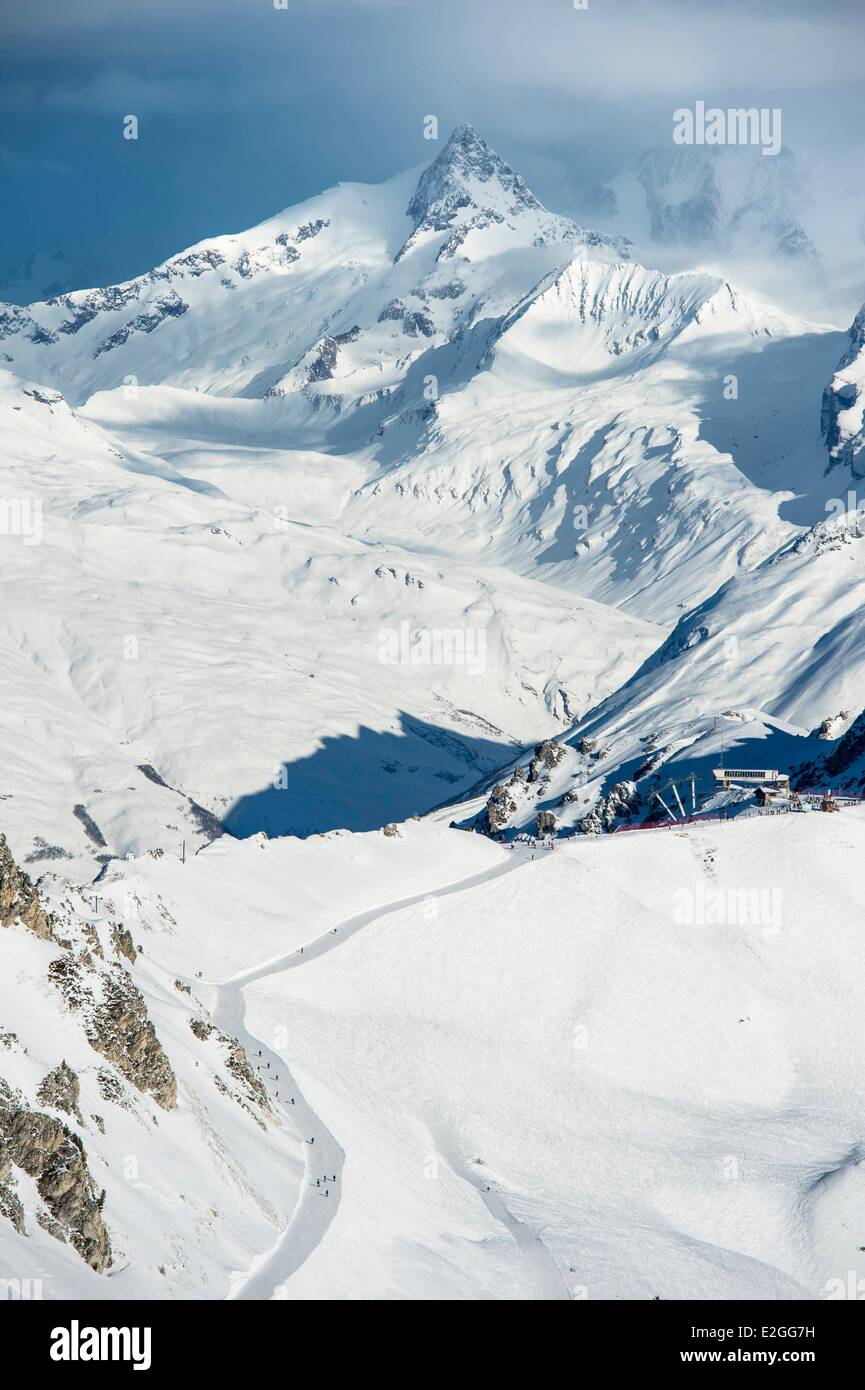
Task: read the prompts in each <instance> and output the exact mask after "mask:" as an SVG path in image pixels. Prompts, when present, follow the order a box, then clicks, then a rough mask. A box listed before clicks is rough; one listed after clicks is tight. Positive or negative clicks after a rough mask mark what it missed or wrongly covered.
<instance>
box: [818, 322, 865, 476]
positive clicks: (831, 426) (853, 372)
mask: <svg viewBox="0 0 865 1390" xmlns="http://www.w3.org/2000/svg"><path fill="white" fill-rule="evenodd" d="M822 424H823V438H824V439H825V441H826V446H827V448H828V450H829V458H830V460H831V463H832V465H833V466H834V465H835V464H840V465H841V466H843V467H845V468H849V469H850V473H851V481H852V480H854V479H857V478H860V477H861V476H862V452H863V449H865V306H863V307H862V308H861V309H860V310H859V313H858V314H857V315H856V317H855V319H854V320H853V323H852V325H851V327H850V332H849V334H848V341H847V344H846V347H845V350H844V353H843V356H842V357H841V360H840V362H839V363H838V369H837V371H836V372H835V374H834V376H833V377H832V380H831V382H830V383H829V385H828V386H827V387H826V390H825V392H824V395H823V416H822Z"/></svg>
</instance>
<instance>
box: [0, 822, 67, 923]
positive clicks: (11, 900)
mask: <svg viewBox="0 0 865 1390" xmlns="http://www.w3.org/2000/svg"><path fill="white" fill-rule="evenodd" d="M16 922H21V923H22V924H23V925H24V926H25V927H26V928H27V930H28V931H32V932H33V933H34V934H35V935H36V936H39V937H42V939H43V940H44V941H53V940H54V923H53V921H52V918H51V917H50V916H49V914H48V913H47V912H45V911H44V910H43V908H42V905H41V903H40V901H39V894H38V893H37V891H36V889H35V887H34V886H33V883H32V881H31V879H30V878H29V877H28V876H27V874H25V873H23V872H22V870H21V869H19V868H18V865H17V864H16V863H15V860H14V859H13V858H12V852H11V850H10V849H9V846H8V845H7V843H6V837H5V835H0V927H12V926H14V925H15V923H16Z"/></svg>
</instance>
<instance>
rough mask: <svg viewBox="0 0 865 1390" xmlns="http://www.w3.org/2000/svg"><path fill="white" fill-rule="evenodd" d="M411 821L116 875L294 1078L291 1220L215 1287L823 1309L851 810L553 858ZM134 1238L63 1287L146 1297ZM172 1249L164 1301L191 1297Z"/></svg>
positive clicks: (122, 892)
mask: <svg viewBox="0 0 865 1390" xmlns="http://www.w3.org/2000/svg"><path fill="white" fill-rule="evenodd" d="M399 831H400V834H399V836H398V837H393V838H388V837H384V836H382V835H381V834H370V835H362V836H354V835H345V834H340V833H334V834H333V835H329V836H325V837H321V838H316V839H314V840H310V841H306V842H304V843H299V842H281V841H270V842H268V841H265V840H262V839H260V838H257V839H254V840H251V841H247V842H245V843H243V844H237V843H232V842H230V841H225V840H223V841H220V842H218V843H217V844H215V845H213V846H211V847H210V848H209V849H207V850H203V851H202V852H201V853H200V854H199V855H198V856H196V858H195V859H194V860H192V861H188V862H187V863H186V864H182V863H181V862H180V861H179V860H176V859H171V858H170V857H168V856H164V857H162V858H160V859H157V860H152V859H143V860H138V861H133V862H131V863H129V864H126V865H123V866H121V867H120V868H118V870H117V874H116V878H115V879H114V881H111V880H109V881H107V882H106V883H105V885H104V887H105V892H106V894H107V895H108V899H109V900H110V901H112V902H114V903H116V904H120V903H123V902H125V903H126V906H127V911H128V909H129V905H130V904H131V903H132V902H133V901H134V902H136V903H137V904H138V907H137V912H138V914H139V920H138V926H137V928H136V931H137V932H143V931H145V930H146V926H145V924H146V923H147V922H148V920H149V921H151V922H152V924H153V929H152V930H151V931H150V932H149V934H148V938H147V940H148V946H147V950H148V954H149V955H150V956H151V967H152V966H153V962H154V960H155V959H157V958H158V961H159V965H160V966H161V967H162V968H163V969H164V970H165V971H167V972H168V973H169V974H170V973H173V972H175V971H176V972H177V973H178V974H183V973H184V971H185V977H186V978H188V980H189V982H190V983H191V984H193V985H194V986H195V987H196V988H197V989H198V990H199V992H202V993H203V997H205V998H207V999H209V1001H210V1003H211V1005H212V1009H213V1016H214V1021H215V1022H216V1023H217V1025H218V1026H220V1027H223V1028H225V1029H226V1030H227V1031H231V1032H233V1033H234V1034H236V1035H237V1036H238V1037H239V1038H240V1040H241V1041H242V1043H243V1044H244V1046H245V1048H246V1050H247V1053H248V1055H249V1057H250V1059H251V1060H253V1061H254V1062H255V1064H256V1065H258V1066H260V1067H261V1068H262V1074H263V1073H266V1071H267V1063H268V1062H269V1063H270V1068H271V1071H272V1072H273V1074H274V1075H276V1074H277V1073H278V1075H279V1082H278V1083H276V1084H275V1083H274V1082H273V1081H272V1080H271V1081H270V1082H269V1083H268V1089H269V1091H270V1093H271V1097H275V1092H276V1090H277V1089H278V1091H279V1101H278V1102H275V1101H274V1110H275V1115H276V1117H277V1120H278V1126H279V1127H280V1129H281V1130H282V1131H283V1132H284V1133H285V1134H286V1137H287V1138H288V1139H290V1141H291V1144H292V1145H293V1158H292V1160H291V1161H290V1162H288V1163H286V1164H284V1166H283V1168H282V1172H281V1177H280V1178H279V1180H278V1181H279V1183H280V1184H281V1187H282V1190H281V1192H280V1198H279V1201H280V1206H281V1209H282V1210H283V1211H284V1212H285V1213H286V1215H285V1218H284V1220H283V1221H280V1222H275V1223H274V1224H273V1227H272V1231H271V1239H270V1240H269V1241H264V1242H261V1244H260V1248H259V1249H257V1250H255V1251H253V1250H250V1251H249V1255H248V1259H247V1261H245V1262H243V1263H242V1267H231V1268H230V1267H228V1265H227V1264H226V1265H225V1266H224V1267H222V1268H221V1269H217V1270H214V1271H213V1272H212V1278H211V1280H210V1284H209V1289H208V1294H207V1296H209V1297H220V1296H221V1297H227V1298H230V1299H251V1298H255V1299H277V1300H283V1299H287V1300H293V1299H308V1298H321V1297H326V1298H349V1299H363V1298H469V1299H478V1298H480V1299H536V1298H543V1299H549V1298H573V1299H586V1298H587V1299H592V1298H638V1299H649V1298H655V1297H661V1298H686V1299H714V1298H722V1299H727V1298H738V1297H744V1298H753V1299H774V1298H786V1297H793V1298H803V1299H807V1298H821V1297H829V1296H832V1289H833V1288H834V1287H835V1285H834V1284H833V1282H832V1281H833V1280H835V1279H840V1280H842V1281H843V1280H844V1279H847V1277H848V1274H847V1272H848V1271H849V1270H855V1271H857V1277H862V1276H865V1260H863V1256H862V1253H861V1251H860V1249H859V1246H860V1245H861V1244H863V1240H862V1235H861V1221H860V1219H859V1217H858V1215H857V1213H858V1212H860V1211H861V1201H862V1195H863V1193H862V1184H863V1172H865V1168H863V1166H862V1164H861V1159H862V1157H863V1148H862V1139H861V1135H862V1132H863V1125H865V1098H863V1095H862V1088H861V1086H860V1084H859V1062H858V1059H859V1057H860V1056H861V1050H862V1046H863V1043H865V1036H863V1035H865V1022H863V1019H862V1015H861V1010H860V1008H859V1005H858V999H857V987H856V981H857V980H858V979H859V978H860V972H861V970H862V968H863V967H865V941H863V934H862V931H861V922H862V920H863V913H865V884H863V883H862V880H861V874H860V873H859V865H860V864H861V855H862V852H863V849H865V811H863V810H862V809H861V808H855V809H850V810H843V811H842V812H840V813H839V814H838V815H835V816H819V815H815V816H811V817H805V816H787V817H782V818H778V819H774V818H773V819H770V820H740V821H738V822H737V821H731V822H727V823H724V824H723V825H720V826H718V825H714V824H704V825H691V826H688V827H682V828H679V829H674V830H673V831H671V832H670V833H669V834H665V835H663V836H654V835H642V836H641V835H630V836H605V837H597V838H596V837H582V838H579V839H574V840H571V841H568V842H562V843H559V844H558V845H557V846H556V848H555V849H554V850H553V851H545V850H541V849H536V850H535V851H532V849H531V848H530V847H529V846H527V845H525V846H524V845H517V846H516V847H515V848H506V847H502V846H498V845H496V844H494V843H491V842H490V841H489V840H487V839H485V838H484V837H481V836H477V835H466V834H464V833H462V832H459V831H455V830H446V829H444V828H442V827H440V826H438V825H435V824H434V823H431V822H430V821H421V822H408V823H406V824H405V825H402V826H400V827H399ZM337 865H339V866H340V867H339V870H338V869H337ZM385 874H386V877H385ZM253 875H254V878H253ZM253 881H254V882H255V884H256V888H255V890H254V892H252V893H250V891H249V885H250V883H251V882H253ZM385 882H387V884H388V885H389V886H390V888H391V890H392V889H393V888H394V887H396V888H397V890H399V889H400V886H401V887H402V889H403V890H409V891H401V892H398V896H397V897H395V898H390V897H387V898H385V897H384V896H383V895H382V893H381V888H382V886H383V884H384V883H385ZM288 884H290V885H291V893H290V894H289V893H288V892H287V890H286V886H287V885H288ZM418 884H421V885H422V891H418ZM280 895H282V898H283V903H284V910H283V908H280V909H279V910H274V907H273V903H274V901H275V900H278V899H279V898H280ZM265 903H268V906H267V908H265V909H263V905H264V904H265ZM357 908H360V910H359V911H358V910H356V909H357ZM164 911H168V912H170V913H171V915H172V916H173V918H174V919H175V921H176V923H177V930H176V931H172V932H171V933H170V934H163V935H161V936H160V935H158V933H157V929H156V923H157V922H158V921H159V920H160V918H161V916H162V914H163V912H164ZM239 924H242V926H241V925H239ZM301 948H302V950H301ZM192 960H199V961H201V962H202V963H203V965H204V979H203V980H201V979H199V978H198V975H197V972H196V971H194V970H192V969H191V968H190V967H191V962H192ZM259 1050H260V1053H261V1056H260V1057H259ZM292 1098H293V1099H294V1105H292V1104H291V1099H292ZM183 1103H184V1102H183V1098H181V1106H182V1105H183ZM174 1123H175V1117H173V1116H168V1117H166V1118H165V1119H163V1120H162V1121H161V1127H162V1129H163V1130H165V1131H167V1132H166V1133H163V1135H162V1142H163V1145H164V1146H165V1149H164V1152H165V1154H166V1157H167V1159H168V1161H170V1158H168V1156H169V1155H170V1137H171V1127H172V1124H174ZM311 1140H314V1141H315V1142H314V1143H311V1142H310V1141H311ZM334 1179H335V1181H334ZM316 1180H320V1184H321V1185H320V1186H317V1185H316ZM325 1187H326V1188H327V1191H328V1195H327V1196H326V1197H325V1196H324V1189H325ZM190 1195H192V1194H187V1196H186V1198H184V1199H181V1198H180V1197H178V1198H175V1201H180V1200H188V1199H189V1196H190ZM192 1200H194V1196H192ZM229 1212H230V1204H228V1203H227V1205H226V1207H225V1209H224V1210H223V1211H222V1212H221V1217H222V1219H223V1220H227V1219H228V1218H229ZM166 1220H167V1222H168V1223H169V1224H170V1221H171V1216H170V1211H169V1213H168V1214H167V1216H166ZM40 1235H41V1233H40ZM259 1240H260V1241H261V1237H260V1236H259ZM137 1241H138V1249H137V1258H136V1260H135V1262H134V1263H131V1264H130V1265H128V1266H127V1267H126V1268H125V1269H124V1270H122V1271H121V1272H118V1273H117V1274H115V1275H113V1276H112V1277H111V1278H110V1280H108V1281H104V1280H102V1281H99V1280H98V1279H97V1278H96V1276H90V1277H89V1278H85V1277H84V1276H85V1275H88V1274H89V1272H88V1271H86V1270H84V1269H83V1268H82V1267H81V1266H80V1264H79V1266H78V1269H79V1270H80V1274H79V1273H76V1272H75V1271H74V1270H73V1269H72V1268H71V1267H70V1268H67V1269H66V1270H65V1271H64V1289H65V1291H66V1292H70V1291H72V1289H75V1288H76V1286H77V1287H78V1288H80V1292H81V1293H82V1295H83V1296H86V1297H99V1296H108V1297H113V1298H116V1297H131V1296H135V1294H136V1292H137V1291H138V1290H139V1288H140V1287H141V1283H142V1281H146V1278H147V1273H148V1269H147V1267H148V1246H149V1247H150V1249H151V1250H152V1251H153V1253H152V1254H151V1255H150V1256H149V1259H151V1260H156V1259H157V1258H158V1254H157V1253H156V1252H157V1251H158V1249H159V1242H158V1240H157V1238H156V1237H155V1235H154V1234H153V1233H151V1232H148V1233H143V1232H140V1233H138V1234H137ZM40 1244H41V1250H40V1255H41V1258H42V1260H43V1261H44V1260H45V1258H46V1256H47V1255H48V1254H49V1253H50V1242H49V1241H48V1238H47V1237H44V1236H42V1237H41V1242H40ZM174 1244H175V1249H176V1252H177V1259H176V1263H175V1266H174V1268H173V1270H172V1275H171V1279H170V1281H169V1287H170V1290H171V1294H172V1296H179V1297H195V1296H200V1293H201V1290H200V1289H196V1288H195V1287H194V1282H193V1281H192V1280H191V1278H190V1272H191V1271H190V1268H189V1267H188V1266H187V1262H186V1259H185V1257H184V1254H183V1249H182V1242H174ZM66 1263H67V1264H68V1265H70V1266H71V1264H72V1262H71V1261H67V1262H66ZM38 1267H39V1268H41V1270H42V1272H43V1274H44V1273H45V1272H46V1268H47V1266H46V1265H45V1264H41V1265H39V1266H38ZM48 1282H49V1284H50V1282H51V1281H50V1280H49V1281H48ZM70 1283H71V1287H70ZM100 1283H101V1286H102V1288H101V1289H100V1290H99V1292H97V1290H96V1288H95V1285H97V1284H100ZM103 1289H104V1290H105V1293H104V1294H103V1292H102V1290H103ZM166 1292H167V1291H166Z"/></svg>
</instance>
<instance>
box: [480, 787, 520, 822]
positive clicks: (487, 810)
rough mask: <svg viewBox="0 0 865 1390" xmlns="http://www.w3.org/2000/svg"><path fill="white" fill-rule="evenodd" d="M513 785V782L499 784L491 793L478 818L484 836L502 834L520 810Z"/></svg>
mask: <svg viewBox="0 0 865 1390" xmlns="http://www.w3.org/2000/svg"><path fill="white" fill-rule="evenodd" d="M513 785H514V784H513V781H511V782H509V783H506V782H499V783H498V785H497V786H495V787H493V789H492V791H491V792H490V794H489V798H488V799H487V804H486V806H485V807H484V809H483V811H482V812H481V814H480V816H479V817H478V829H479V830H482V831H483V832H484V834H486V835H498V834H500V833H501V831H502V830H504V828H505V826H506V825H507V824H508V822H509V821H510V818H511V816H512V815H514V813H515V812H516V810H517V809H518V807H517V802H516V801H515V800H514V796H513Z"/></svg>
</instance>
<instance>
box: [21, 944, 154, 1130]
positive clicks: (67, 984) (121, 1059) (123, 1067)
mask: <svg viewBox="0 0 865 1390" xmlns="http://www.w3.org/2000/svg"><path fill="white" fill-rule="evenodd" d="M88 966H89V968H88ZM48 974H49V978H50V979H51V980H52V982H53V983H54V984H55V985H57V987H58V989H60V990H61V992H62V994H63V997H64V998H65V1000H66V1002H67V1003H68V1004H69V1006H70V1008H72V1009H74V1010H76V1011H80V1012H83V1014H84V1016H85V1018H84V1031H85V1035H86V1037H87V1041H88V1042H89V1043H90V1046H91V1047H92V1048H93V1049H94V1050H95V1051H96V1052H99V1053H100V1054H101V1055H102V1056H103V1057H106V1058H107V1059H108V1061H109V1062H111V1063H112V1064H113V1065H114V1066H115V1067H116V1068H117V1070H118V1071H119V1072H120V1074H121V1076H124V1077H125V1078H126V1080H127V1081H129V1082H131V1084H132V1085H133V1086H134V1087H135V1088H136V1090H139V1091H141V1092H142V1093H143V1094H144V1095H149V1096H152V1097H153V1099H154V1100H155V1101H156V1103H157V1105H160V1106H161V1107H162V1109H163V1110H173V1108H174V1106H175V1105H176V1104H177V1081H176V1079H175V1076H174V1072H173V1071H172V1069H171V1064H170V1062H169V1060H168V1058H167V1056H166V1055H165V1052H164V1050H163V1047H162V1044H161V1042H160V1041H159V1039H158V1037H157V1036H156V1030H155V1028H154V1027H153V1024H152V1023H151V1021H150V1019H149V1018H148V1016H147V1006H146V1005H145V1003H144V999H143V997H142V995H141V993H140V991H139V990H138V989H137V988H136V986H135V985H134V984H133V982H132V980H131V979H130V977H129V975H128V973H127V972H126V970H125V969H124V968H123V967H122V966H120V965H111V966H109V967H107V969H101V970H100V969H96V968H95V967H94V966H93V963H92V961H89V962H88V960H87V958H86V957H84V956H74V955H73V954H72V953H71V952H66V953H64V955H62V956H59V957H58V958H57V959H56V960H53V961H52V962H51V965H50V966H49V967H48Z"/></svg>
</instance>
